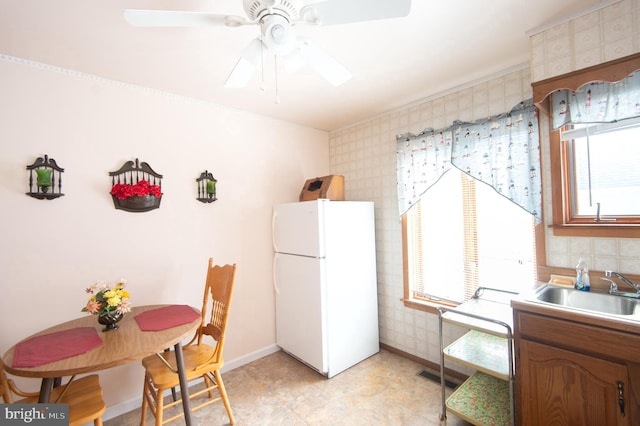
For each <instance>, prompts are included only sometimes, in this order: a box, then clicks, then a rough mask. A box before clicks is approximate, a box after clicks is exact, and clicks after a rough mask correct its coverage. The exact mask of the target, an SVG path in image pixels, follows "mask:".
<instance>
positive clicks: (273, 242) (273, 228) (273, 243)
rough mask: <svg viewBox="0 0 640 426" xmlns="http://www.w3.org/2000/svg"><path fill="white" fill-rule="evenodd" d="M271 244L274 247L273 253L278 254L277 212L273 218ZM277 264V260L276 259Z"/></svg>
mask: <svg viewBox="0 0 640 426" xmlns="http://www.w3.org/2000/svg"><path fill="white" fill-rule="evenodd" d="M271 243H272V245H273V251H275V252H277V251H278V247H277V246H276V212H275V211H274V212H273V216H271ZM274 262H275V259H274Z"/></svg>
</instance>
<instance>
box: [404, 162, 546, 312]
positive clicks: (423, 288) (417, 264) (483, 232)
mask: <svg viewBox="0 0 640 426" xmlns="http://www.w3.org/2000/svg"><path fill="white" fill-rule="evenodd" d="M403 219H404V221H403V222H404V227H403V238H404V243H405V256H404V258H405V296H406V298H408V299H409V300H413V301H429V302H436V303H444V304H449V303H450V304H455V303H459V302H463V301H465V300H467V299H468V298H469V297H470V296H471V295H472V294H473V292H474V291H475V289H476V288H477V287H478V286H483V287H491V288H500V289H505V290H511V291H519V290H522V289H524V288H530V287H531V285H532V283H533V282H534V281H535V273H536V271H535V265H536V262H535V236H534V235H535V232H534V218H533V216H532V215H531V214H530V213H528V212H526V211H525V210H523V209H522V208H521V207H519V206H517V205H516V204H514V203H513V202H511V201H509V200H507V199H506V198H504V197H503V196H501V195H499V194H498V193H497V192H496V191H495V190H494V189H493V188H491V187H489V186H488V185H486V184H484V183H482V182H478V181H476V180H475V179H473V178H471V177H469V176H467V175H466V174H465V173H462V172H461V171H459V170H458V169H456V168H452V169H450V170H449V171H447V172H446V173H445V174H444V175H443V176H442V178H441V179H440V180H439V181H438V182H437V183H436V184H435V185H434V186H433V187H432V188H430V189H429V190H428V191H426V192H425V193H424V194H423V196H422V197H421V199H420V201H419V202H417V203H416V205H414V206H413V207H412V208H411V209H410V210H409V211H408V212H407V213H406V214H405V216H404V217H403Z"/></svg>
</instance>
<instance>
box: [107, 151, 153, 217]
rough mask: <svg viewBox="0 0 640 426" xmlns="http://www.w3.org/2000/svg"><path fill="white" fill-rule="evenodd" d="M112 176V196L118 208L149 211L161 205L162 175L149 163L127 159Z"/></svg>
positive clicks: (110, 173) (111, 173)
mask: <svg viewBox="0 0 640 426" xmlns="http://www.w3.org/2000/svg"><path fill="white" fill-rule="evenodd" d="M109 176H111V198H112V199H113V205H114V207H115V208H116V209H119V210H125V211H128V212H148V211H150V210H153V209H157V208H159V207H160V201H161V200H162V175H161V174H159V173H156V172H155V171H154V170H153V169H152V168H151V166H149V164H148V163H145V162H144V161H143V162H141V163H140V162H138V159H137V158H136V161H135V163H134V162H133V161H127V162H126V163H124V164H123V165H122V167H120V169H118V170H116V171H115V172H109Z"/></svg>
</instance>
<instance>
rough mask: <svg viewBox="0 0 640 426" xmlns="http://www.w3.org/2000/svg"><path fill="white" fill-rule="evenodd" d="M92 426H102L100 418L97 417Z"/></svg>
mask: <svg viewBox="0 0 640 426" xmlns="http://www.w3.org/2000/svg"><path fill="white" fill-rule="evenodd" d="M93 426H102V417H98V418H97V419H95V420H94V421H93Z"/></svg>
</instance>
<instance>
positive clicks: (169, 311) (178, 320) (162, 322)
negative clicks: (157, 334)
mask: <svg viewBox="0 0 640 426" xmlns="http://www.w3.org/2000/svg"><path fill="white" fill-rule="evenodd" d="M134 318H135V319H136V321H137V322H138V327H140V330H142V331H160V330H166V329H167V328H172V327H177V326H179V325H182V324H188V323H190V322H192V321H195V320H196V319H198V318H200V313H199V312H198V311H196V310H195V309H193V308H192V307H191V306H189V305H170V306H164V307H162V308H158V309H152V310H150V311H145V312H142V313H139V314H138V315H136V316H135V317H134Z"/></svg>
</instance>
